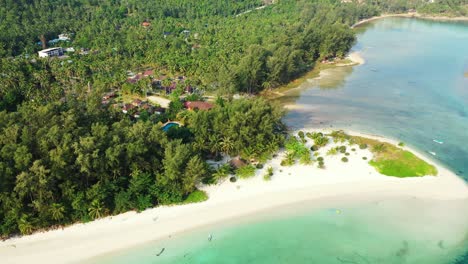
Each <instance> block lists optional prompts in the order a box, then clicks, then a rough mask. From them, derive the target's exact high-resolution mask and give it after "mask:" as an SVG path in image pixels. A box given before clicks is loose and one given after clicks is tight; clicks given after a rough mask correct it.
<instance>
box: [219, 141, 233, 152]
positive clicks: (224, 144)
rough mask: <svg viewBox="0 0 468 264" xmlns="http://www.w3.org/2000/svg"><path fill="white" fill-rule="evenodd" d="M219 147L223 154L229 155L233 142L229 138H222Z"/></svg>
mask: <svg viewBox="0 0 468 264" xmlns="http://www.w3.org/2000/svg"><path fill="white" fill-rule="evenodd" d="M220 147H221V151H222V152H223V153H224V154H229V153H230V152H232V150H233V149H234V142H233V141H232V139H231V138H229V137H223V139H222V140H221V143H220Z"/></svg>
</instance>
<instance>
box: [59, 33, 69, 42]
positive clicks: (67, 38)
mask: <svg viewBox="0 0 468 264" xmlns="http://www.w3.org/2000/svg"><path fill="white" fill-rule="evenodd" d="M58 39H60V40H64V41H67V40H70V36H69V35H68V34H60V35H58Z"/></svg>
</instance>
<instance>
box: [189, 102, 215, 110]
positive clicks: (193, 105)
mask: <svg viewBox="0 0 468 264" xmlns="http://www.w3.org/2000/svg"><path fill="white" fill-rule="evenodd" d="M185 107H186V108H187V109H189V110H194V109H198V110H209V109H211V108H213V107H214V105H213V104H211V103H208V102H202V101H193V102H185Z"/></svg>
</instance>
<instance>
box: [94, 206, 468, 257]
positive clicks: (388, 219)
mask: <svg viewBox="0 0 468 264" xmlns="http://www.w3.org/2000/svg"><path fill="white" fill-rule="evenodd" d="M467 210H468V201H464V202H458V203H453V202H452V201H445V202H440V201H439V202H434V201H430V202H427V201H421V200H418V199H414V198H411V197H410V198H405V199H395V198H393V199H377V200H372V201H366V202H362V201H361V202H359V203H358V205H347V206H343V205H342V204H341V205H340V203H328V204H326V205H323V206H321V207H320V208H308V205H307V202H306V203H304V204H301V205H292V206H288V207H285V208H278V209H277V210H276V211H272V212H268V213H262V214H260V215H259V216H258V215H257V216H247V217H243V219H242V220H241V221H240V223H239V221H233V222H232V223H221V224H220V225H218V226H214V227H213V226H212V227H205V228H201V229H199V230H197V231H194V232H189V233H188V234H184V235H181V236H177V235H173V236H171V237H170V238H169V237H168V238H166V239H164V240H162V241H158V242H154V243H148V244H145V245H143V246H140V247H136V248H133V249H129V250H128V251H123V252H118V253H115V254H112V255H109V256H104V257H101V258H99V259H95V260H94V261H92V262H89V264H91V263H100V264H124V263H139V264H150V263H160V264H172V263H197V264H214V263H227V264H231V263H232V264H234V263H259V264H271V263H317V264H342V263H362V264H374V263H376V264H402V263H406V264H454V263H456V262H455V261H456V259H457V258H460V256H461V255H462V254H463V252H464V250H465V249H466V248H467V246H468V233H467V232H460V230H468V216H467V214H466V211H467ZM210 234H211V235H212V239H211V241H209V239H208V237H209V236H210ZM163 248H164V251H163V252H162V253H161V254H160V256H157V254H159V253H160V252H161V250H162V249H163ZM459 261H462V260H461V258H460V259H459ZM459 263H466V262H459ZM459 263H457V264H459Z"/></svg>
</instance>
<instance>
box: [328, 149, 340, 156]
mask: <svg viewBox="0 0 468 264" xmlns="http://www.w3.org/2000/svg"><path fill="white" fill-rule="evenodd" d="M336 154H338V150H337V149H336V148H331V149H329V150H328V151H327V155H328V156H333V155H336Z"/></svg>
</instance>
